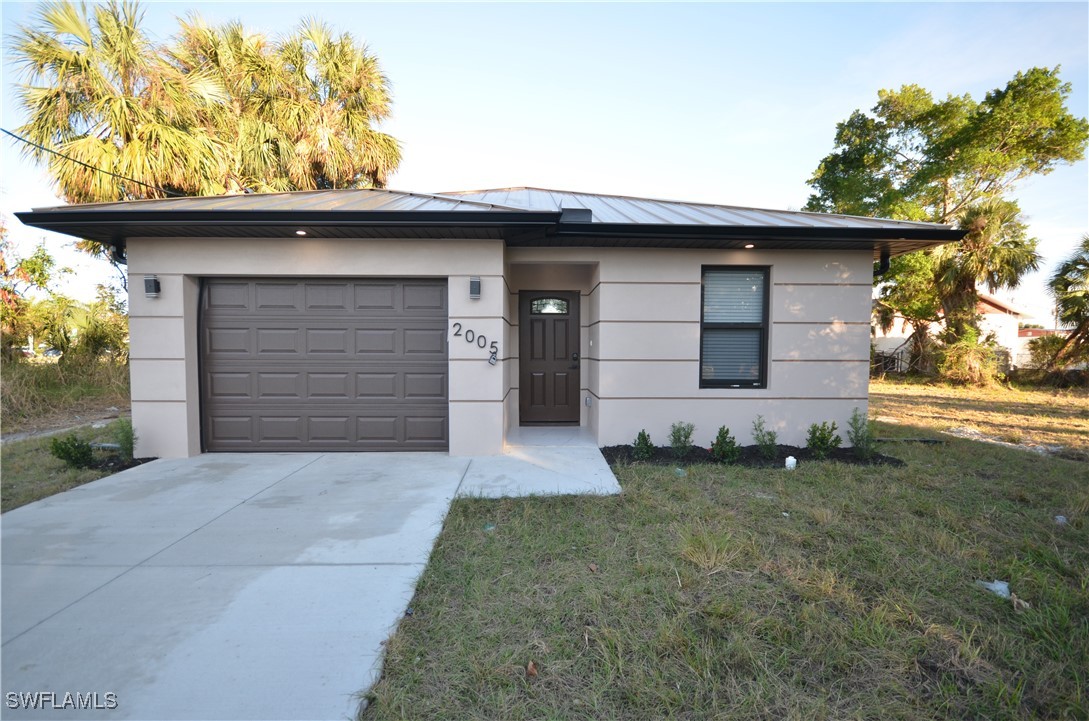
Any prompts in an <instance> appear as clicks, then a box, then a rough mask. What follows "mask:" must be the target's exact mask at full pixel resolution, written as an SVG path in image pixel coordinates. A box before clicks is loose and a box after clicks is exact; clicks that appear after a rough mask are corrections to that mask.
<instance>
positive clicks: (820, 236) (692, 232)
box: [550, 223, 968, 245]
mask: <svg viewBox="0 0 1089 721" xmlns="http://www.w3.org/2000/svg"><path fill="white" fill-rule="evenodd" d="M967 234H968V231H967V230H957V229H955V228H945V227H941V226H937V227H933V228H918V227H903V228H897V227H886V228H830V227H812V226H806V227H797V226H795V227H776V226H745V225H730V226H722V225H681V226H678V225H634V224H627V223H581V224H569V223H564V224H562V225H560V226H559V227H558V229H557V230H556V231H555V233H554V237H568V238H571V239H572V240H575V239H576V238H577V239H579V240H582V241H583V243H585V242H586V241H591V242H592V239H594V238H621V237H627V238H640V239H644V240H651V239H662V240H682V239H693V240H695V239H702V240H711V239H715V238H719V239H723V240H735V241H738V240H827V241H883V240H917V241H930V242H933V243H935V244H939V243H953V242H957V241H959V240H963V238H964V236H966V235H967ZM550 244H551V245H555V243H550Z"/></svg>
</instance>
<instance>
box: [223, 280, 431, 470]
mask: <svg viewBox="0 0 1089 721" xmlns="http://www.w3.org/2000/svg"><path fill="white" fill-rule="evenodd" d="M205 284H206V285H205V294H204V296H203V303H202V307H203V308H204V315H203V316H202V319H201V320H202V327H203V329H204V332H203V336H202V341H203V347H202V369H201V371H202V401H203V411H202V412H203V416H204V426H205V446H206V448H207V449H208V450H212V451H216V450H220V451H223V450H230V451H243V450H253V451H260V450H300V451H301V450H308V449H316V448H320V449H327V450H446V449H447V448H448V446H449V429H448V421H447V418H448V403H447V398H448V373H447V348H446V333H447V318H446V303H447V289H446V282H445V281H444V280H441V281H432V280H423V279H413V280H408V281H401V280H387V279H379V280H373V281H371V280H352V281H325V280H320V279H319V280H306V281H295V280H291V281H288V280H281V279H255V280H239V279H214V280H207V281H205Z"/></svg>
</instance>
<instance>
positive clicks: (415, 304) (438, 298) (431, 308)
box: [403, 283, 446, 315]
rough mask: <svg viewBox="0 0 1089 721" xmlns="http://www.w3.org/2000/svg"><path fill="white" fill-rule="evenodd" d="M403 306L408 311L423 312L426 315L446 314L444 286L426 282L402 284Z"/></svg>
mask: <svg viewBox="0 0 1089 721" xmlns="http://www.w3.org/2000/svg"><path fill="white" fill-rule="evenodd" d="M403 287H404V307H403V310H404V311H406V312H409V313H412V312H421V311H422V312H424V313H426V314H427V315H432V314H434V313H442V314H443V315H446V288H445V287H440V286H437V285H434V284H433V283H428V284H427V285H416V284H412V283H405V284H404V286H403Z"/></svg>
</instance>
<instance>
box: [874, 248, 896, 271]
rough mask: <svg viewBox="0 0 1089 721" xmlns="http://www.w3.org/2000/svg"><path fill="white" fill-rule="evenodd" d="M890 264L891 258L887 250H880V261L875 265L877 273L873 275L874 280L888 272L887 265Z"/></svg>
mask: <svg viewBox="0 0 1089 721" xmlns="http://www.w3.org/2000/svg"><path fill="white" fill-rule="evenodd" d="M891 263H892V256H891V254H890V253H889V249H888V248H882V249H881V260H880V262H879V263H878V265H877V272H875V273H874V274H873V277H874V278H880V277H881V276H883V275H884V274H885V273H888V272H889V265H890V264H891Z"/></svg>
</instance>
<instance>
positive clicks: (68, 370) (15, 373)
mask: <svg viewBox="0 0 1089 721" xmlns="http://www.w3.org/2000/svg"><path fill="white" fill-rule="evenodd" d="M0 398H2V400H3V402H2V404H0V422H2V426H3V430H4V433H5V434H8V433H16V432H20V431H37V430H43V429H47V428H56V427H59V428H64V427H66V426H68V425H72V419H73V416H84V417H87V416H91V417H93V416H95V415H98V414H101V413H102V412H103V411H104V410H105V409H107V408H110V407H113V408H115V409H117V410H127V409H128V407H129V368H128V366H127V365H121V364H118V363H111V362H105V361H88V362H84V363H73V364H66V365H62V364H59V363H56V362H18V363H5V364H4V366H3V369H2V372H0Z"/></svg>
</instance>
